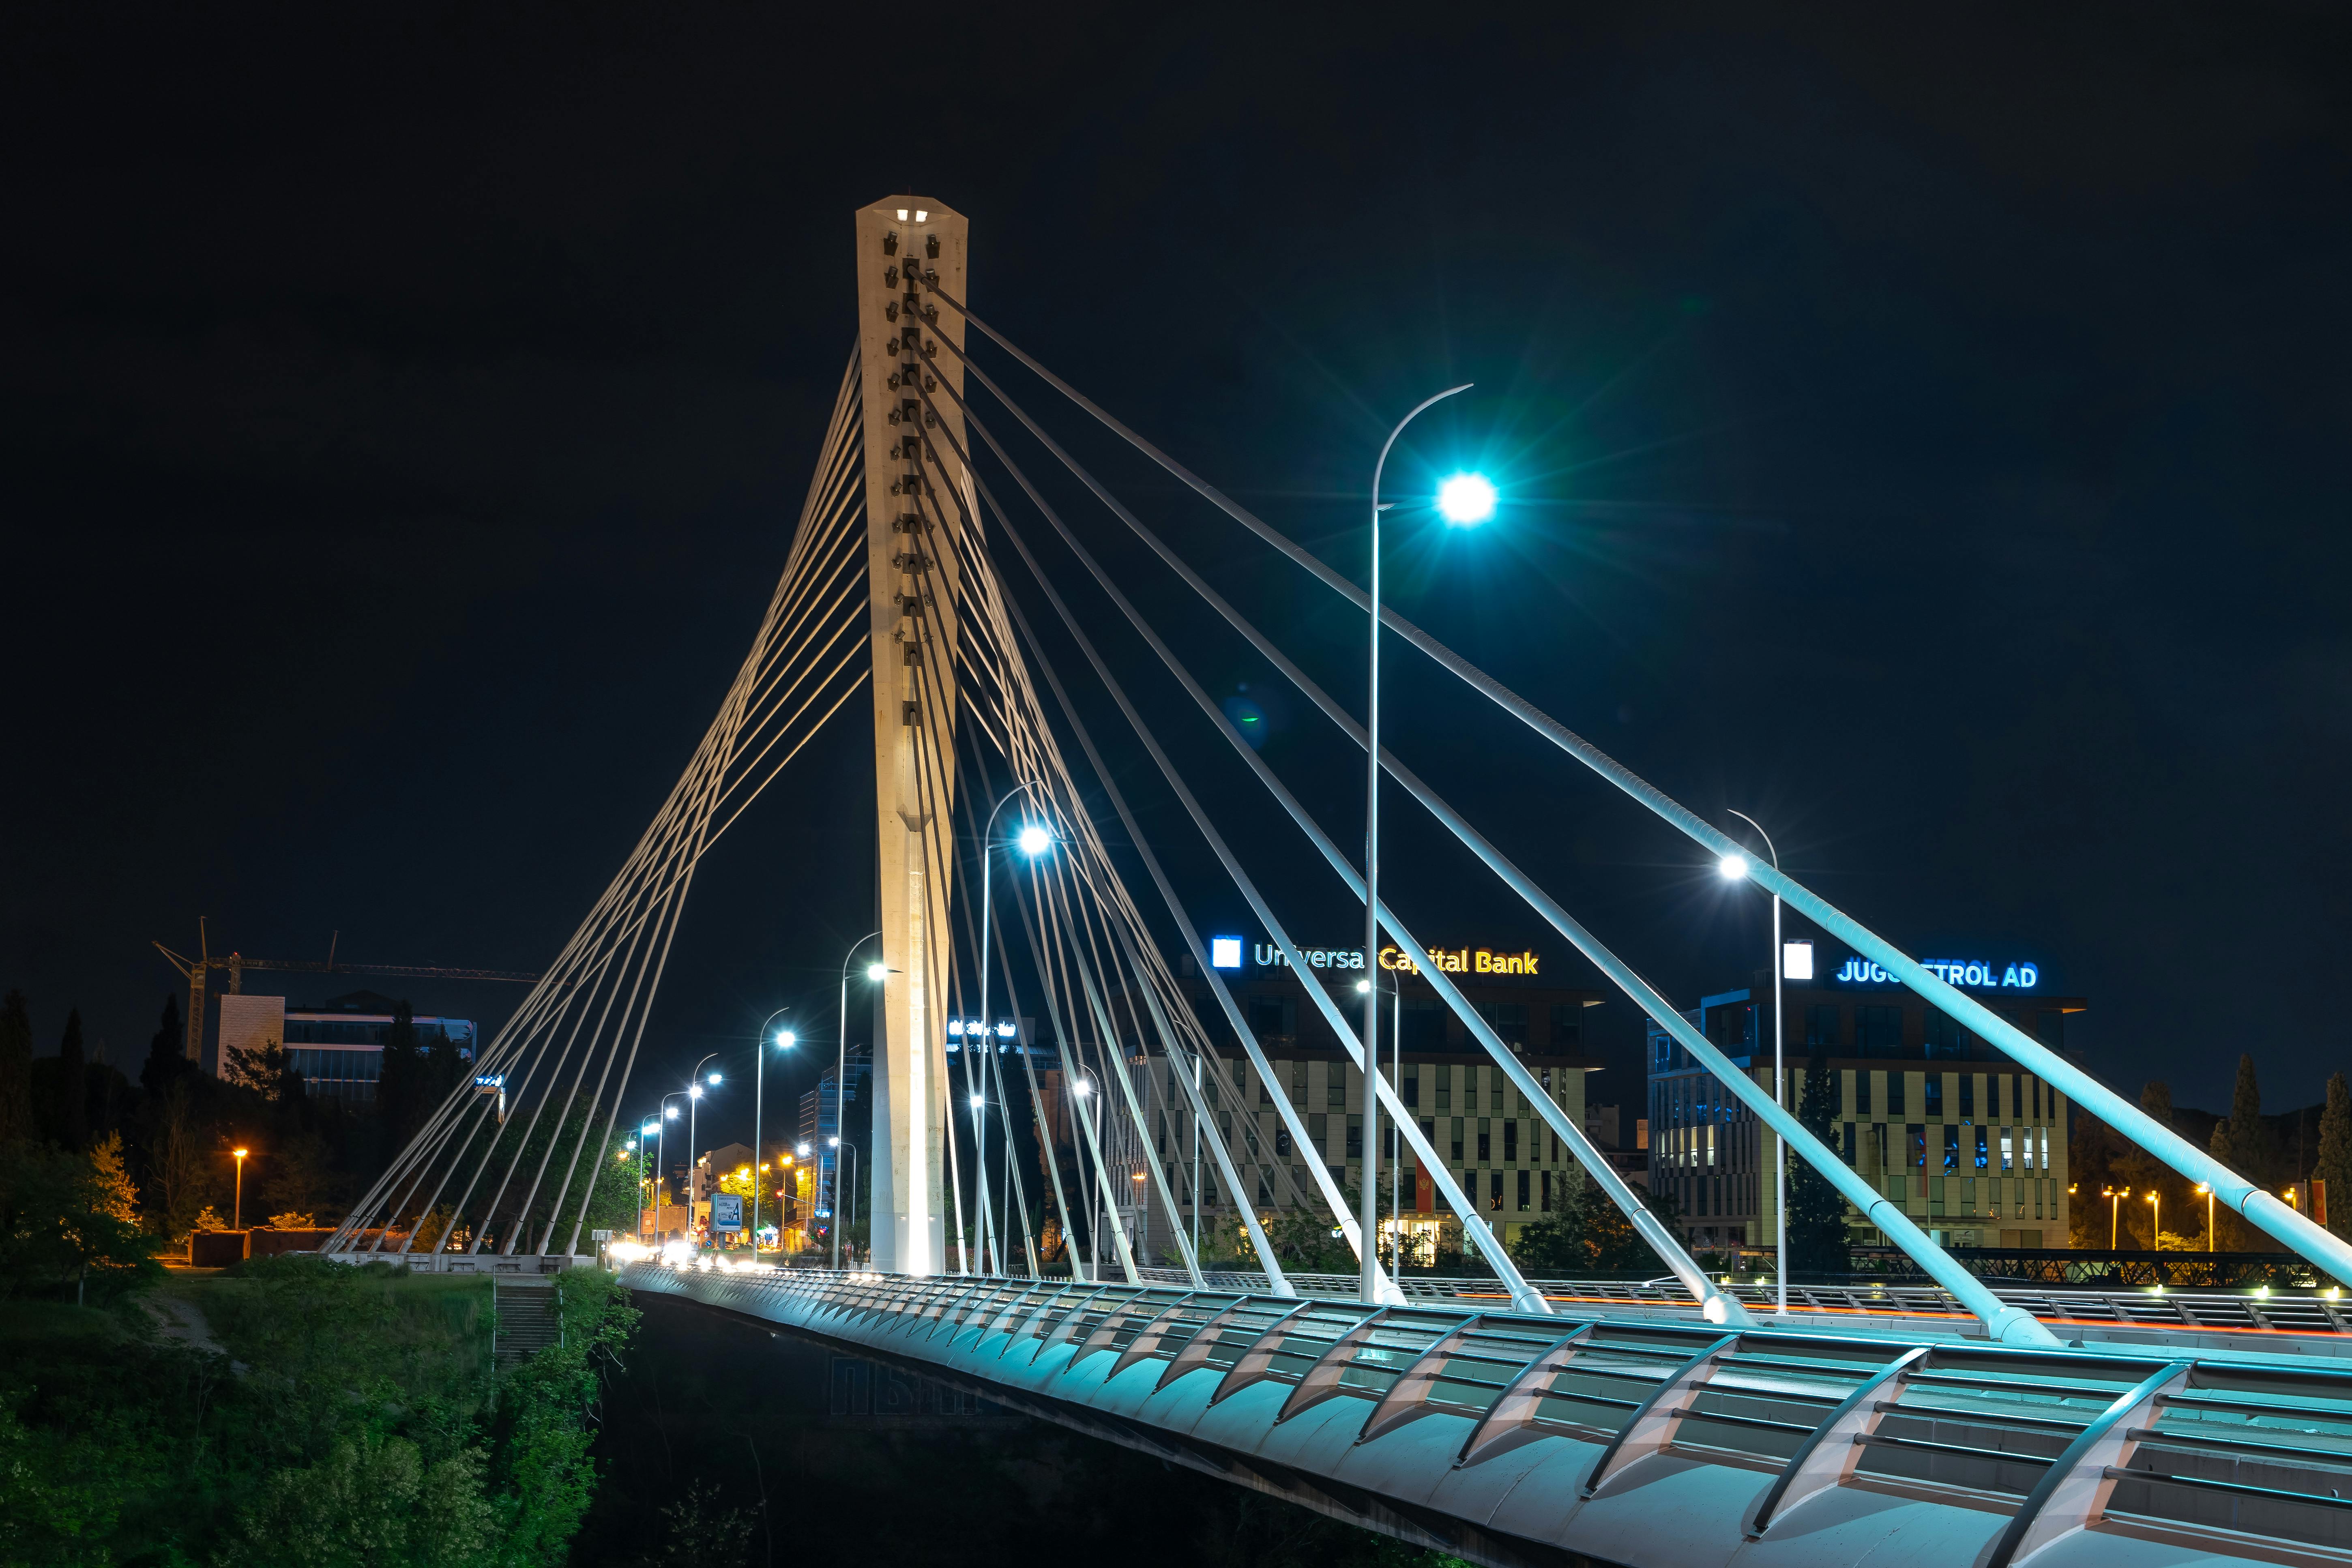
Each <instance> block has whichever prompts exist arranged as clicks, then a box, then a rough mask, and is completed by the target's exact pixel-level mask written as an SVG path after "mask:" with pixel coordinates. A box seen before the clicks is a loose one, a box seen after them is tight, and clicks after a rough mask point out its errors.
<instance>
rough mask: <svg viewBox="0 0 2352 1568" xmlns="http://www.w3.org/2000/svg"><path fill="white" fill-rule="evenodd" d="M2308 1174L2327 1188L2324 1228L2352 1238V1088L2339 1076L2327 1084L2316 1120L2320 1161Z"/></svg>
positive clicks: (2342, 1076)
mask: <svg viewBox="0 0 2352 1568" xmlns="http://www.w3.org/2000/svg"><path fill="white" fill-rule="evenodd" d="M2312 1177H2313V1179H2314V1180H2315V1181H2320V1182H2325V1183H2326V1184H2327V1228H2328V1229H2330V1230H2332V1231H2334V1232H2335V1233H2336V1235H2338V1236H2342V1237H2352V1088H2347V1086H2346V1084H2345V1082H2344V1075H2343V1074H2342V1073H2340V1072H2339V1073H2336V1075H2335V1076H2333V1077H2331V1078H2330V1079H2328V1080H2327V1109H2326V1110H2324V1111H2322V1112H2321V1113H2320V1117H2319V1157H2318V1160H2317V1163H2315V1165H2314V1166H2313V1168H2312Z"/></svg>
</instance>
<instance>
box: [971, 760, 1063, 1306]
mask: <svg viewBox="0 0 2352 1568" xmlns="http://www.w3.org/2000/svg"><path fill="white" fill-rule="evenodd" d="M1028 793H1029V786H1028V785H1027V784H1015V785H1014V786H1013V788H1012V789H1010V790H1007V791H1006V792H1005V794H1004V797H1003V799H1001V800H999V801H998V802H997V803H996V805H994V806H992V807H991V808H990V810H989V813H988V821H987V822H986V823H984V824H982V826H981V830H980V1018H979V1026H980V1034H981V1037H982V1041H983V1042H985V1041H986V1040H987V1039H988V1037H989V1036H990V1035H992V1033H994V1030H993V1028H992V1026H991V1024H990V1019H991V1018H992V1016H993V1015H992V1013H991V1012H990V1011H989V990H988V982H989V968H988V961H989V957H990V954H991V952H992V949H991V946H990V937H991V934H992V931H993V927H994V923H995V919H996V886H995V880H994V879H995V875H996V854H995V833H996V819H997V817H998V816H999V815H1000V814H1002V813H1003V810H1004V808H1005V807H1006V806H1008V805H1012V804H1013V802H1014V801H1015V800H1017V799H1018V798H1020V797H1021V796H1022V795H1027V794H1028ZM1013 847H1014V848H1016V849H1018V850H1020V851H1021V853H1022V854H1024V855H1025V856H1027V857H1028V858H1030V859H1031V860H1034V859H1036V858H1037V857H1039V856H1040V855H1043V854H1045V852H1046V851H1048V850H1050V849H1052V848H1053V847H1054V835H1053V831H1052V830H1051V829H1050V828H1048V827H1046V826H1045V824H1044V823H1042V822H1024V823H1023V824H1022V825H1021V827H1020V829H1019V831H1017V832H1016V833H1014V834H1013ZM968 1035H969V1030H968V1029H967V1036H968ZM977 1049H978V1050H979V1051H980V1060H979V1062H978V1063H977V1065H975V1064H974V1062H973V1060H972V1051H971V1049H967V1050H965V1051H963V1052H961V1055H962V1057H963V1081H964V1087H965V1089H969V1090H971V1132H972V1148H973V1156H972V1204H973V1206H974V1207H975V1208H977V1209H978V1210H979V1211H980V1215H979V1218H980V1228H981V1238H982V1246H984V1247H985V1246H991V1245H992V1246H993V1247H995V1249H996V1271H997V1272H998V1273H999V1274H1009V1273H1011V1272H1012V1270H1011V1269H1009V1268H1005V1266H1004V1238H1003V1237H1001V1236H999V1235H997V1233H996V1225H995V1220H996V1217H997V1216H996V1214H995V1211H994V1210H993V1209H992V1207H991V1206H990V1205H989V1201H988V1118H987V1117H986V1116H984V1115H983V1114H982V1110H984V1109H985V1108H986V1106H987V1103H988V1102H987V1100H986V1098H985V1097H986V1095H987V1092H988V1075H989V1074H990V1073H992V1072H993V1073H994V1074H995V1076H996V1093H997V1097H998V1099H1000V1100H1003V1099H1005V1093H1004V1064H1003V1063H1002V1062H1000V1061H999V1060H997V1058H996V1053H995V1052H994V1051H992V1050H990V1049H988V1048H987V1046H986V1045H985V1044H984V1043H983V1044H982V1046H980V1047H977ZM1008 1105H1009V1101H1008ZM1004 1157H1005V1159H1006V1160H1007V1161H1008V1162H1009V1161H1010V1160H1011V1159H1012V1158H1013V1119H1012V1113H1011V1111H1010V1110H1009V1109H1008V1110H1006V1112H1005V1121H1004ZM1005 1173H1006V1180H1007V1182H1008V1183H1010V1181H1011V1178H1012V1166H1011V1165H1010V1164H1009V1163H1008V1164H1007V1165H1006V1167H1005ZM1003 1206H1005V1207H1007V1208H1010V1207H1011V1206H1012V1205H1011V1201H1010V1197H1009V1195H1008V1198H1007V1201H1006V1203H1005V1205H1003ZM1005 1218H1006V1224H1007V1225H1008V1226H1009V1225H1010V1223H1011V1216H1010V1215H1006V1216H1005ZM1023 1239H1024V1244H1025V1245H1027V1247H1028V1252H1029V1272H1030V1274H1031V1276H1032V1277H1033V1278H1034V1276H1035V1274H1036V1272H1037V1249H1036V1247H1035V1245H1034V1243H1033V1242H1029V1241H1028V1238H1027V1237H1025V1236H1024V1238H1023ZM956 1247H957V1250H958V1251H959V1252H960V1253H961V1251H962V1248H963V1238H962V1237H961V1235H959V1236H958V1237H957V1238H956ZM1071 1257H1072V1269H1073V1272H1076V1254H1075V1253H1073V1254H1072V1255H1071ZM964 1272H966V1273H970V1272H971V1258H969V1257H966V1258H964ZM1077 1277H1078V1279H1080V1280H1081V1281H1083V1280H1084V1279H1085V1276H1084V1275H1083V1274H1079V1275H1078V1276H1077Z"/></svg>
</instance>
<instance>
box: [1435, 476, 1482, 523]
mask: <svg viewBox="0 0 2352 1568" xmlns="http://www.w3.org/2000/svg"><path fill="white" fill-rule="evenodd" d="M1437 510H1438V511H1439V512H1440V513H1441V514H1443V515H1444V519H1445V521H1448V522H1450V523H1453V524H1454V526H1456V527H1457V528H1467V527H1470V526H1472V525H1474V524H1476V523H1481V522H1484V521H1486V520H1487V519H1488V518H1490V517H1492V516H1494V515H1495V487H1494V486H1493V485H1491V484H1488V483H1487V482H1486V475H1484V474H1456V475H1454V477H1453V478H1452V479H1447V480H1446V481H1445V482H1444V484H1442V485H1440V486H1438V487H1437Z"/></svg>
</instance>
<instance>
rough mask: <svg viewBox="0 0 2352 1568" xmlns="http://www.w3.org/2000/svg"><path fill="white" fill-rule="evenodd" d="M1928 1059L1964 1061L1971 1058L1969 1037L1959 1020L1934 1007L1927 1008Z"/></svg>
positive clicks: (1933, 1060) (1935, 1060) (1934, 1060)
mask: <svg viewBox="0 0 2352 1568" xmlns="http://www.w3.org/2000/svg"><path fill="white" fill-rule="evenodd" d="M1927 1059H1928V1060H1929V1061H1931V1062H1964V1061H1966V1060H1968V1059H1969V1043H1968V1037H1967V1036H1966V1035H1964V1034H1962V1033H1961V1032H1960V1025H1959V1020H1958V1019H1957V1018H1951V1017H1948V1016H1945V1015H1944V1014H1942V1013H1939V1012H1937V1010H1936V1009H1935V1008H1933V1007H1930V1008H1928V1009H1927Z"/></svg>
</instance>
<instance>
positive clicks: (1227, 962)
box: [1209, 936, 1242, 969]
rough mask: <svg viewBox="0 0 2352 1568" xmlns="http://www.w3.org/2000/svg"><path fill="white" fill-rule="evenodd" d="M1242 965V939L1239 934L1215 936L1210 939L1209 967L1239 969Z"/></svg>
mask: <svg viewBox="0 0 2352 1568" xmlns="http://www.w3.org/2000/svg"><path fill="white" fill-rule="evenodd" d="M1241 966H1242V939H1241V938H1239V937H1237V936H1213V937H1211V938H1210V939H1209V967H1210V968H1212V969H1239V968H1240V967H1241Z"/></svg>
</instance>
